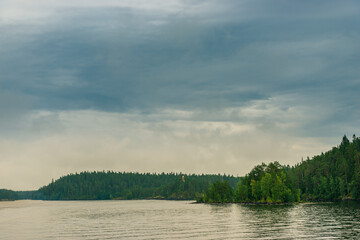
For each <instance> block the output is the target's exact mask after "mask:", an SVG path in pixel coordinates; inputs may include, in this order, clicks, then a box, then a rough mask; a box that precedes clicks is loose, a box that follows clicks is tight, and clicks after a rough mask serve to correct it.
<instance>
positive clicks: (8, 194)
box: [0, 189, 19, 201]
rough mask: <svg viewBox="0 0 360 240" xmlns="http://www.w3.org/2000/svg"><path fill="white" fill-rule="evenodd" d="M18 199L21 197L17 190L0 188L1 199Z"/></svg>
mask: <svg viewBox="0 0 360 240" xmlns="http://www.w3.org/2000/svg"><path fill="white" fill-rule="evenodd" d="M17 199H19V197H18V195H17V193H16V192H15V191H12V190H7V189H0V201H6V200H8V201H13V200H17Z"/></svg>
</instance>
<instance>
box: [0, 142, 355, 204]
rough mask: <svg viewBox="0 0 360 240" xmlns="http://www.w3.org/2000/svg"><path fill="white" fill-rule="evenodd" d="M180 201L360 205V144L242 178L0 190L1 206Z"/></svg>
mask: <svg viewBox="0 0 360 240" xmlns="http://www.w3.org/2000/svg"><path fill="white" fill-rule="evenodd" d="M149 198H153V199H179V200H180V199H181V200H185V199H187V200H190V199H191V200H193V199H196V200H197V201H198V202H243V203H291V202H299V201H338V200H342V199H356V200H360V138H359V137H356V136H355V135H353V138H352V141H350V140H349V139H348V138H347V137H346V136H344V137H343V139H342V141H341V143H340V145H338V146H337V147H333V148H332V149H331V150H330V151H328V152H326V153H321V154H320V155H317V156H314V157H313V158H311V159H310V158H307V159H306V160H302V161H301V162H300V163H298V164H296V165H295V166H292V167H290V166H289V165H287V166H284V165H281V164H280V163H278V162H272V163H269V164H265V163H262V164H260V165H257V166H255V167H254V168H253V169H252V170H251V171H250V172H249V173H248V174H246V175H245V176H244V177H241V178H239V177H234V176H230V175H220V174H218V175H214V174H213V175H211V174H206V175H204V174H201V175H196V174H192V175H189V174H182V173H161V174H156V173H131V172H130V173H129V172H113V171H107V172H105V171H102V172H81V173H75V174H69V175H67V176H63V177H61V178H59V179H57V180H56V181H52V182H51V183H50V184H48V185H47V186H44V187H41V188H40V189H39V190H37V191H11V190H6V189H0V200H1V199H6V200H17V199H44V200H105V199H149Z"/></svg>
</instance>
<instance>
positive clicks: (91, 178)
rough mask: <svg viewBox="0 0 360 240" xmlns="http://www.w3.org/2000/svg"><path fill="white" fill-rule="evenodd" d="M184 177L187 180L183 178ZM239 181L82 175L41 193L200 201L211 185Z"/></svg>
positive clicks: (54, 196) (63, 196)
mask: <svg viewBox="0 0 360 240" xmlns="http://www.w3.org/2000/svg"><path fill="white" fill-rule="evenodd" d="M183 176H184V178H183ZM218 180H226V181H228V182H230V183H231V185H232V186H235V185H236V183H237V182H238V178H236V177H233V176H226V175H220V174H218V175H195V174H193V175H187V174H181V173H178V174H177V173H167V174H165V173H162V174H150V173H126V172H112V171H108V172H81V173H76V174H69V175H67V176H64V177H61V178H60V179H58V180H56V181H53V182H52V183H50V184H49V185H47V186H44V187H42V188H40V189H39V191H38V192H39V195H40V196H42V198H43V199H47V200H105V199H177V200H190V199H196V198H197V199H201V196H202V194H204V193H205V191H206V189H208V188H209V186H210V184H212V183H214V182H215V181H218Z"/></svg>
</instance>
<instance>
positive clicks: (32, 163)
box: [0, 0, 360, 190]
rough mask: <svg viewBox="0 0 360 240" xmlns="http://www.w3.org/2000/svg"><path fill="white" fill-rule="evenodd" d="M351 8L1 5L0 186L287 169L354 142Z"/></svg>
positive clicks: (357, 102) (357, 126)
mask: <svg viewBox="0 0 360 240" xmlns="http://www.w3.org/2000/svg"><path fill="white" fill-rule="evenodd" d="M359 43H360V3H359V1H329V0H324V1H314V0H311V1H306V0H302V1H289V0H286V1H285V0H284V1H270V0H263V1H256V0H207V1H204V0H121V1H120V0H119V1H115V0H113V1H112V0H107V1H99V0H87V1H83V0H71V1H58V0H32V1H28V0H0V188H9V189H14V190H30V189H37V188H39V187H41V186H43V185H45V184H48V183H49V182H50V181H51V179H52V178H54V179H57V178H58V177H60V176H62V175H65V174H68V173H74V172H76V171H77V172H80V171H84V170H89V171H93V170H113V171H138V172H158V173H160V172H184V173H226V174H234V175H239V176H242V175H244V174H246V173H247V172H249V171H250V170H251V169H252V167H253V166H255V165H257V164H260V163H261V162H266V163H267V162H270V161H279V162H280V163H281V164H290V165H293V164H295V163H297V162H299V161H301V158H302V157H304V158H306V157H307V156H309V157H312V156H314V155H316V154H320V153H321V152H325V151H327V150H329V149H330V148H331V147H332V146H336V145H338V144H339V143H340V141H341V138H342V136H343V135H344V134H347V135H348V136H349V138H350V139H351V137H352V135H353V134H357V135H359V134H360V44H359Z"/></svg>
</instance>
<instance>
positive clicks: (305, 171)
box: [198, 135, 360, 203]
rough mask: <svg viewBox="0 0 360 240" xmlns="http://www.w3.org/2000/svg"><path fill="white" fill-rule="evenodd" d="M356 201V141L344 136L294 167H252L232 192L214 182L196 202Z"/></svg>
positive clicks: (359, 142) (359, 158) (359, 175)
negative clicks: (324, 150)
mask: <svg viewBox="0 0 360 240" xmlns="http://www.w3.org/2000/svg"><path fill="white" fill-rule="evenodd" d="M346 199H352V200H360V138H358V137H356V136H355V135H353V139H352V142H350V140H349V139H348V138H347V137H346V136H344V137H343V139H342V141H341V143H340V145H339V146H337V147H333V148H332V149H331V150H330V151H328V152H326V153H321V155H318V156H314V157H313V158H312V159H310V158H307V159H306V160H305V161H304V160H302V161H301V162H300V163H298V164H296V165H295V166H292V167H290V166H283V165H280V164H279V163H278V162H273V163H269V164H265V163H262V164H261V165H257V166H255V167H254V168H253V169H252V170H251V172H250V173H248V174H246V176H245V177H242V178H240V181H239V182H238V183H237V186H236V188H235V189H233V188H232V187H231V186H230V185H229V183H227V182H226V181H218V182H215V183H214V184H212V185H211V186H210V188H209V189H208V190H207V191H206V192H205V193H204V194H203V195H202V196H201V197H200V198H198V201H199V202H207V203H218V202H241V203H292V202H300V201H306V202H309V201H339V200H346Z"/></svg>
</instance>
